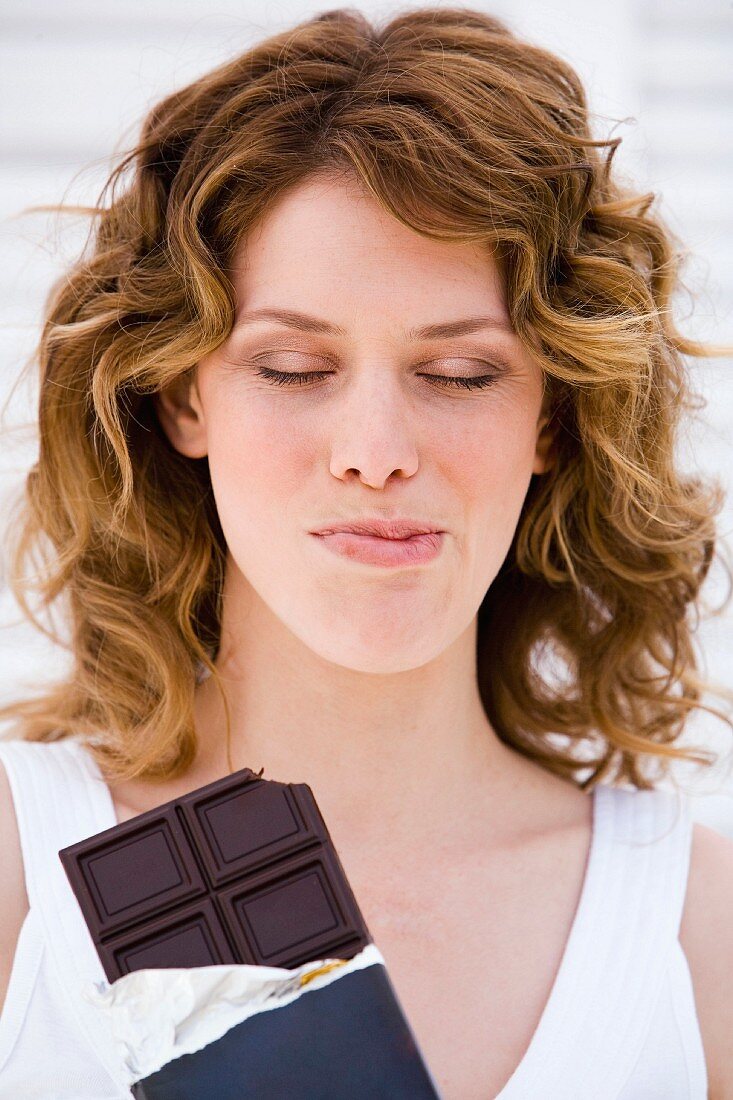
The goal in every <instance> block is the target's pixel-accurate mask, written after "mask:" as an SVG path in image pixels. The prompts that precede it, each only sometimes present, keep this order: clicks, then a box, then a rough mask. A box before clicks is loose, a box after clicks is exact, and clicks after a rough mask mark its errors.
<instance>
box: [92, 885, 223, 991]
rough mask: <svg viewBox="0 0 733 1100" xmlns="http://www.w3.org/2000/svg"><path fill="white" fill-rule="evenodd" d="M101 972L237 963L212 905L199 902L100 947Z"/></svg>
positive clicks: (119, 936) (121, 934) (205, 900)
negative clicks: (102, 967)
mask: <svg viewBox="0 0 733 1100" xmlns="http://www.w3.org/2000/svg"><path fill="white" fill-rule="evenodd" d="M99 954H100V958H101V959H102V963H103V964H104V966H105V970H107V971H109V970H112V971H113V972H115V973H119V974H129V973H130V972H131V971H132V970H144V969H145V968H147V967H165V966H216V965H218V964H220V963H234V962H236V961H237V959H236V958H235V954H234V951H233V950H232V948H231V947H230V946H229V941H228V939H227V937H226V935H225V933H224V930H223V928H222V926H221V921H220V920H219V917H218V915H217V912H216V910H215V908H214V905H213V903H212V902H211V900H210V899H209V898H201V899H200V900H199V901H197V902H195V903H194V904H193V905H189V906H186V907H185V908H184V909H176V910H175V911H174V912H173V913H170V912H169V913H166V914H165V915H164V916H162V917H158V918H157V919H155V920H151V921H147V922H146V923H145V924H143V925H142V926H140V925H138V926H136V927H135V929H133V930H132V931H131V932H130V931H127V932H123V933H120V935H118V936H116V937H113V938H112V939H110V940H107V941H106V942H105V943H103V944H100V946H99Z"/></svg>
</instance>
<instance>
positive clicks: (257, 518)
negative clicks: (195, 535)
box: [208, 403, 306, 541]
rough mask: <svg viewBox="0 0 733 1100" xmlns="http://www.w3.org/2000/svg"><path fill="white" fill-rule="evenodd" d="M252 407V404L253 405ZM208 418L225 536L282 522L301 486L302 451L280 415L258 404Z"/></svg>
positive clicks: (212, 468)
mask: <svg viewBox="0 0 733 1100" xmlns="http://www.w3.org/2000/svg"><path fill="white" fill-rule="evenodd" d="M253 405H254V403H253ZM217 411H218V412H219V415H218V416H214V417H212V418H211V420H210V424H211V429H210V431H209V438H208V451H209V469H210V473H211V482H212V487H213V490H214V496H215V499H216V504H217V509H218V512H219V517H220V519H221V523H222V528H223V530H224V534H225V536H227V541H230V540H229V535H230V533H231V534H235V533H236V531H244V530H246V529H247V528H248V527H250V526H254V527H257V529H258V530H260V531H261V524H262V521H263V520H267V521H268V524H271V523H273V522H280V523H281V524H282V523H284V522H285V519H286V513H285V512H284V508H286V507H287V504H288V501H289V498H290V497H291V496H292V495H293V494H294V493H295V492H296V489H297V487H298V486H300V487H301V488H302V485H303V471H304V468H305V465H306V458H305V454H306V451H305V448H304V447H301V446H300V445H299V442H298V440H297V438H295V437H294V436H293V433H292V431H288V428H287V425H285V424H284V423H283V419H282V417H278V416H277V415H276V414H275V412H270V411H268V410H266V409H265V408H263V407H262V405H258V406H257V407H256V408H255V407H253V408H251V409H247V408H244V409H237V408H229V409H227V408H222V409H220V410H217Z"/></svg>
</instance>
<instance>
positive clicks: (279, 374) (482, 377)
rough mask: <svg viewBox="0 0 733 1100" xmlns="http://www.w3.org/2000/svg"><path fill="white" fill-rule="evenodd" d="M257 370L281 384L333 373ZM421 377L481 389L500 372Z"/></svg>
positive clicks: (301, 383)
mask: <svg viewBox="0 0 733 1100" xmlns="http://www.w3.org/2000/svg"><path fill="white" fill-rule="evenodd" d="M255 370H256V371H257V374H259V375H261V376H262V377H263V378H266V379H267V380H268V381H270V382H274V383H275V384H276V385H279V386H290V385H295V384H300V385H303V384H304V383H305V382H308V381H309V380H310V379H311V378H318V377H320V376H322V375H324V374H333V371H282V370H273V369H272V368H271V367H259V366H258V367H256V368H255ZM421 377H422V378H429V379H433V380H435V381H437V382H439V383H440V384H441V385H446V386H448V387H449V388H451V387H453V388H456V389H465V390H479V389H486V388H487V387H488V386H490V385H492V383H494V382H495V381H496V380H497V378H498V374H479V375H476V377H474V378H457V377H455V376H451V375H443V374H422V375H421Z"/></svg>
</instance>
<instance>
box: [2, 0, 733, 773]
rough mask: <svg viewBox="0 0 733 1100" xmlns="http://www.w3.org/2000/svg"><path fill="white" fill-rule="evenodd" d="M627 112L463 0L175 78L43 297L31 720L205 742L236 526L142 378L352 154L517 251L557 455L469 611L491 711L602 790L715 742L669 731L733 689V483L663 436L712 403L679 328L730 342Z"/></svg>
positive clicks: (178, 359) (180, 350)
mask: <svg viewBox="0 0 733 1100" xmlns="http://www.w3.org/2000/svg"><path fill="white" fill-rule="evenodd" d="M619 141H620V138H615V139H613V140H601V139H594V138H593V136H592V133H591V129H590V122H589V112H588V105H587V101H586V95H585V92H584V89H583V86H582V84H581V81H580V80H579V78H578V76H577V74H576V72H575V71H574V70H573V68H572V67H571V66H570V65H569V64H568V63H567V62H565V61H563V60H562V59H560V58H559V57H557V56H555V55H554V54H553V53H551V52H549V51H548V50H546V49H543V48H540V47H539V46H537V45H532V44H530V43H528V42H526V41H523V40H521V39H520V38H519V37H518V36H517V35H515V34H514V33H513V32H512V31H511V30H510V29H509V27H508V26H507V25H505V24H504V23H503V22H502V21H500V20H499V19H496V18H493V17H491V16H489V15H486V14H483V13H482V12H479V11H474V10H472V9H470V8H424V9H420V10H412V11H408V12H405V13H403V14H397V15H395V16H393V17H392V18H391V19H390V20H389V21H387V22H386V23H385V24H384V25H383V26H376V25H374V24H373V23H371V22H370V21H368V20H367V19H366V18H365V17H364V16H363V15H362V14H361V13H359V12H358V11H356V10H354V9H339V10H333V11H327V12H325V13H323V14H321V15H319V16H317V17H316V18H312V19H309V20H308V21H306V22H303V23H301V24H300V25H298V26H296V27H294V28H292V29H289V30H287V31H284V32H282V33H278V34H275V35H273V36H272V37H270V38H267V39H266V40H264V41H261V42H259V43H258V44H256V45H254V46H253V47H252V48H250V49H248V50H246V52H244V53H242V54H241V55H239V56H237V57H235V58H234V59H233V60H231V61H229V62H227V63H226V64H224V65H221V66H220V67H218V68H216V69H215V70H214V71H212V72H209V73H208V74H206V75H204V76H202V77H201V78H199V79H198V80H195V81H194V82H193V83H191V84H190V85H188V86H187V87H185V88H183V89H181V90H180V91H177V92H175V93H174V94H172V95H169V96H167V97H166V98H165V99H163V100H162V101H161V102H160V103H158V104H157V105H156V106H155V107H154V108H153V109H152V110H151V111H150V112H149V114H148V116H147V117H146V119H145V120H144V123H143V126H142V130H141V133H140V136H139V140H137V142H136V144H135V147H134V148H133V149H132V150H131V151H129V152H128V153H127V154H125V155H124V156H123V157H121V158H120V160H119V161H118V163H117V166H116V167H115V169H114V170H113V172H112V173H111V175H110V176H109V178H108V180H107V183H106V184H105V188H104V190H103V192H102V194H101V196H100V199H99V202H98V204H97V206H96V207H94V208H92V210H90V214H91V216H92V218H93V222H92V227H93V232H92V234H91V235H90V245H89V246H88V247H87V249H86V250H85V252H84V255H82V256H81V257H80V258H79V260H78V262H76V263H75V264H74V265H73V266H72V267H71V269H70V270H68V271H67V272H65V273H64V275H63V277H62V278H61V279H59V280H58V282H57V283H56V284H55V285H54V287H53V288H52V291H51V293H50V295H49V297H48V300H47V303H46V310H45V317H44V323H43V328H42V332H41V336H40V341H39V344H38V352H37V362H38V364H39V366H40V405H39V433H40V452H39V457H38V461H37V462H36V463H35V464H34V465H33V467H32V469H31V470H30V472H29V474H28V476H27V481H26V485H25V491H24V497H23V500H22V502H21V508H22V515H21V516H20V517H19V519H18V522H17V524H16V525H14V529H13V530H14V534H16V535H17V538H16V540H15V543H14V545H13V548H12V554H11V560H12V568H11V573H12V577H11V583H12V586H13V591H14V593H15V596H16V599H17V600H18V602H19V604H20V605H21V607H22V609H23V611H24V613H25V614H26V615H27V616H28V617H29V618H30V619H31V620H32V621H33V622H34V623H35V624H36V625H37V626H39V628H40V629H42V630H45V632H46V633H48V631H47V630H46V629H45V628H44V626H43V624H42V623H41V621H40V619H39V618H38V613H37V611H36V610H34V609H33V608H31V605H30V600H29V596H30V594H31V592H35V593H37V595H38V597H39V603H40V609H50V608H51V606H52V604H53V603H54V602H55V601H56V600H57V598H59V597H62V596H63V597H64V599H65V600H66V601H67V602H68V613H69V615H70V616H71V624H70V625H71V645H72V655H73V668H72V670H71V672H70V674H69V676H68V677H66V678H64V679H63V680H62V681H61V682H59V683H57V684H55V685H53V686H51V687H49V688H48V689H47V690H45V691H44V693H43V694H41V695H40V696H38V697H37V698H33V699H28V698H24V699H21V700H19V701H15V702H13V703H11V704H8V705H6V706H5V707H3V708H2V709H1V710H0V717H4V718H14V719H16V720H17V722H18V723H19V728H20V733H21V736H22V737H24V738H26V739H28V740H32V741H51V740H57V739H59V738H63V737H67V736H69V735H71V734H81V735H82V736H84V737H85V738H87V739H88V742H89V746H90V749H91V751H92V752H93V753H94V755H95V756H96V759H97V762H98V763H99V765H100V766H101V767H102V769H103V770H104V772H105V773H106V774H107V775H108V776H110V777H115V778H120V777H124V778H129V777H132V776H145V777H158V778H171V777H173V776H175V775H178V774H180V773H182V772H184V771H185V770H186V768H187V767H188V766H189V764H190V763H191V762H192V760H193V758H194V756H195V753H196V731H195V727H194V720H193V701H194V691H195V686H196V675H197V672H198V671H200V670H201V669H208V671H209V672H210V673H212V674H213V675H214V677H215V679H217V682H218V677H217V672H216V667H215V663H214V662H215V658H216V652H217V646H218V642H219V630H220V611H221V607H220V600H221V591H222V584H223V577H224V566H225V560H226V545H225V541H224V538H223V534H222V530H221V527H220V525H219V522H218V517H217V513H216V508H215V505H214V499H213V495H212V490H211V483H210V478H209V472H208V464H207V460H206V459H198V460H192V459H188V458H186V457H184V456H182V455H181V454H179V453H178V452H177V451H176V450H175V449H174V448H173V447H172V446H171V444H170V443H169V442H168V440H167V438H166V436H165V434H164V432H163V431H162V429H161V427H160V424H159V423H158V421H157V417H156V414H155V409H154V404H153V398H152V395H153V394H154V393H155V392H156V391H157V390H159V389H161V388H162V387H163V386H164V385H166V384H167V383H169V382H170V381H172V380H173V379H175V378H176V377H177V376H179V375H182V374H185V373H186V372H193V370H194V369H195V366H196V364H197V362H198V361H199V360H200V359H201V358H202V357H203V356H204V355H206V354H207V353H208V352H210V351H212V350H213V349H214V348H216V347H217V346H218V345H219V344H220V343H221V342H222V341H223V340H224V339H225V338H226V336H227V335H228V332H229V330H230V328H231V325H232V320H233V310H234V305H235V301H234V291H233V287H232V284H231V282H230V280H229V278H228V276H227V270H228V265H229V262H230V260H231V257H232V255H233V252H234V249H235V247H236V245H237V243H238V241H239V240H240V239H241V238H242V236H243V234H246V233H247V231H248V229H249V228H250V227H251V226H252V225H253V223H254V222H255V220H256V219H258V218H259V217H260V216H261V215H262V214H263V213H264V212H265V211H266V210H267V209H268V207H269V206H270V204H271V203H272V202H273V200H275V199H276V198H277V197H278V196H280V195H281V194H282V193H283V192H284V191H285V190H286V189H288V188H289V187H291V186H292V185H294V184H296V183H298V182H299V181H302V180H303V179H304V178H305V177H307V176H310V175H312V174H314V173H317V172H331V173H333V172H345V173H351V174H353V175H355V176H356V177H357V178H358V179H359V180H360V181H361V182H362V183H363V184H364V185H365V186H366V187H367V188H368V189H369V191H370V192H371V194H373V195H374V196H375V198H376V199H377V200H378V201H379V202H380V203H381V204H382V206H383V207H384V209H385V210H387V211H388V212H389V213H391V214H392V215H393V216H394V217H395V218H397V219H399V220H400V221H401V222H402V223H403V224H404V225H406V226H408V227H410V228H412V229H413V230H415V231H416V232H418V233H422V234H425V235H426V236H428V237H433V238H435V239H439V240H444V241H445V240H447V241H457V242H459V241H460V242H466V241H471V242H475V243H480V244H485V245H486V246H487V249H491V250H492V252H493V253H494V254H495V255H497V256H498V257H499V258H500V260H501V267H502V271H503V273H504V276H505V279H506V293H507V304H508V308H509V311H510V316H511V320H512V323H513V325H514V328H515V329H516V331H517V333H518V335H519V337H520V338H521V339H522V340H523V341H525V342H526V344H527V346H529V347H531V348H532V350H533V353H534V354H535V355H536V356H537V358H538V359H539V361H540V363H541V365H542V368H543V371H544V377H545V384H546V386H547V387H548V388H549V391H550V393H551V397H552V422H553V424H554V426H555V453H556V461H555V464H554V466H553V468H552V469H551V470H550V471H549V472H548V473H546V474H543V475H540V476H537V475H534V476H533V477H532V481H531V484H530V487H529V491H528V493H527V497H526V500H525V502H524V506H523V509H522V512H521V516H520V519H519V522H518V525H517V530H516V533H515V536H514V540H513V543H512V546H511V550H510V552H509V554H508V555H507V558H506V560H505V561H504V563H503V564H502V567H501V569H500V571H499V573H498V575H497V577H496V579H495V580H494V582H493V583H492V585H491V586H490V588H489V590H488V591H487V593H486V595H485V597H484V600H483V603H482V604H481V607H480V610H479V616H478V649H477V663H478V677H479V687H480V692H481V699H482V702H483V705H484V707H485V710H486V713H487V716H488V718H489V720H490V722H491V724H492V726H493V727H494V729H495V730H496V732H497V734H498V736H499V737H500V738H501V739H502V740H503V741H505V742H506V743H507V744H509V745H511V746H513V747H514V748H515V749H516V750H517V751H519V752H521V753H524V754H525V755H526V756H528V757H531V758H532V759H534V760H536V761H537V762H538V763H539V764H541V765H542V766H543V767H545V768H547V769H549V770H551V771H553V772H555V773H557V774H560V775H563V776H565V777H567V778H570V779H573V780H575V781H576V782H578V783H579V784H580V785H582V786H584V787H586V788H589V787H591V786H592V785H593V784H595V783H596V782H598V781H599V780H600V779H601V778H603V777H605V776H611V778H612V779H613V781H617V782H628V783H631V784H633V785H635V786H637V787H647V786H652V785H654V783H655V782H656V779H657V778H658V777H659V776H660V775H662V774H664V772H665V769H667V768H668V767H669V762H670V761H671V760H673V759H676V758H684V759H687V760H694V761H697V762H698V763H700V764H706V763H710V762H712V758H711V756H710V754H709V753H708V752H707V751H705V750H702V749H700V748H697V749H689V748H685V747H682V746H680V745H675V744H674V742H675V741H677V740H678V739H679V737H680V735H681V734H682V732H683V728H684V725H685V721H686V719H687V717H688V715H689V714H690V712H691V711H692V710H693V709H694V708H702V709H706V710H709V711H711V713H715V714H718V715H719V716H721V717H723V718H725V715H723V714H721V712H718V711H717V710H715V709H714V708H710V707H708V706H707V705H705V704H704V703H703V702H702V699H701V696H702V691H703V690H704V689H705V687H706V686H707V685H706V682H705V681H703V680H701V678H700V677H699V676H698V674H697V671H696V670H697V658H696V655H695V651H694V647H693V630H694V624H693V622H692V621H691V618H692V614H693V613H694V612H695V611H699V605H700V588H701V585H702V583H703V580H704V578H705V576H706V573H707V571H708V569H709V567H710V564H711V561H712V559H713V556H714V547H715V543H716V527H715V515H716V513H717V512H718V511H719V510H720V507H721V506H722V502H723V493H722V489H721V488H720V486H719V485H718V484H717V483H715V482H704V481H703V480H702V479H700V478H698V477H692V476H683V475H682V473H681V472H680V471H679V470H678V469H677V467H676V463H675V454H674V451H675V444H676V437H677V432H678V426H679V423H680V419H681V417H682V415H683V413H685V412H686V411H688V410H690V409H692V408H694V407H696V406H695V402H694V395H693V392H692V389H691V387H690V384H689V380H688V378H687V374H686V368H685V364H684V360H683V356H684V355H691V356H707V355H711V354H719V353H721V349H717V348H713V347H710V346H707V345H704V344H700V343H697V342H695V341H693V340H689V339H686V338H685V337H684V336H683V335H681V334H680V333H679V332H678V331H677V329H676V328H675V325H674V322H673V320H672V316H671V309H670V302H671V298H672V295H673V292H674V291H675V288H676V286H677V285H678V281H679V268H680V265H681V260H682V254H681V251H680V250H679V248H678V246H677V242H676V240H675V238H674V236H673V234H672V233H671V232H670V230H669V229H668V228H667V227H666V225H665V224H664V222H663V221H662V219H661V218H660V216H659V215H658V214H657V213H655V212H654V211H653V206H654V200H655V198H656V196H655V194H654V193H644V194H640V193H636V192H635V191H634V190H633V189H631V188H629V187H628V186H625V185H622V184H621V183H620V182H619V181H618V179H617V178H616V176H615V174H614V173H612V171H611V164H612V159H613V153H614V151H615V149H616V147H617V145H618V143H619ZM60 209H64V208H63V207H61V208H60ZM726 350H728V349H722V351H723V352H725V351H726ZM38 563H41V565H40V568H39V569H37V570H36V571H34V570H30V571H29V570H28V565H29V564H35V565H36V566H37V565H38ZM543 654H544V655H548V654H551V655H552V657H553V658H554V659H556V660H560V661H561V662H562V664H563V666H564V668H565V670H566V682H565V683H564V684H563V685H562V687H559V688H558V687H557V685H555V686H553V685H552V684H551V683H550V681H549V678H548V677H547V676H546V675H544V674H543V669H542V665H541V663H538V658H539V657H542V656H543ZM219 687H220V690H222V685H221V683H220V682H219ZM717 690H718V691H719V693H720V694H722V695H724V696H726V697H728V696H727V693H726V691H725V689H720V688H718V689H717ZM725 720H727V719H725Z"/></svg>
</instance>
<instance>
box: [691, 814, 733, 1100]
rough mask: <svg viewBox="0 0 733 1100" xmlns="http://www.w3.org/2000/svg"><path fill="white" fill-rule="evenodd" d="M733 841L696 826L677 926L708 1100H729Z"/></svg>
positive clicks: (732, 1082) (732, 1092) (732, 1075)
mask: <svg viewBox="0 0 733 1100" xmlns="http://www.w3.org/2000/svg"><path fill="white" fill-rule="evenodd" d="M732 912H733V840H730V839H729V838H728V837H726V836H723V835H722V834H721V833H719V832H717V831H716V830H715V829H710V828H708V827H707V826H706V825H702V824H700V823H698V822H696V823H695V824H694V825H693V828H692V848H691V852H690V872H689V878H688V883H687V894H686V897H685V904H684V909H683V913H682V923H681V925H680V943H681V944H682V949H683V951H684V953H685V956H686V957H687V962H688V965H689V968H690V974H691V977H692V984H693V989H694V993H695V1005H696V1008H697V1016H698V1019H699V1021H700V1032H701V1034H702V1039H703V1046H704V1049H705V1061H706V1063H707V1070H708V1079H709V1093H708V1100H733V1028H731V1026H730V1025H731V1020H733V921H732V920H731V913H732Z"/></svg>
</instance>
